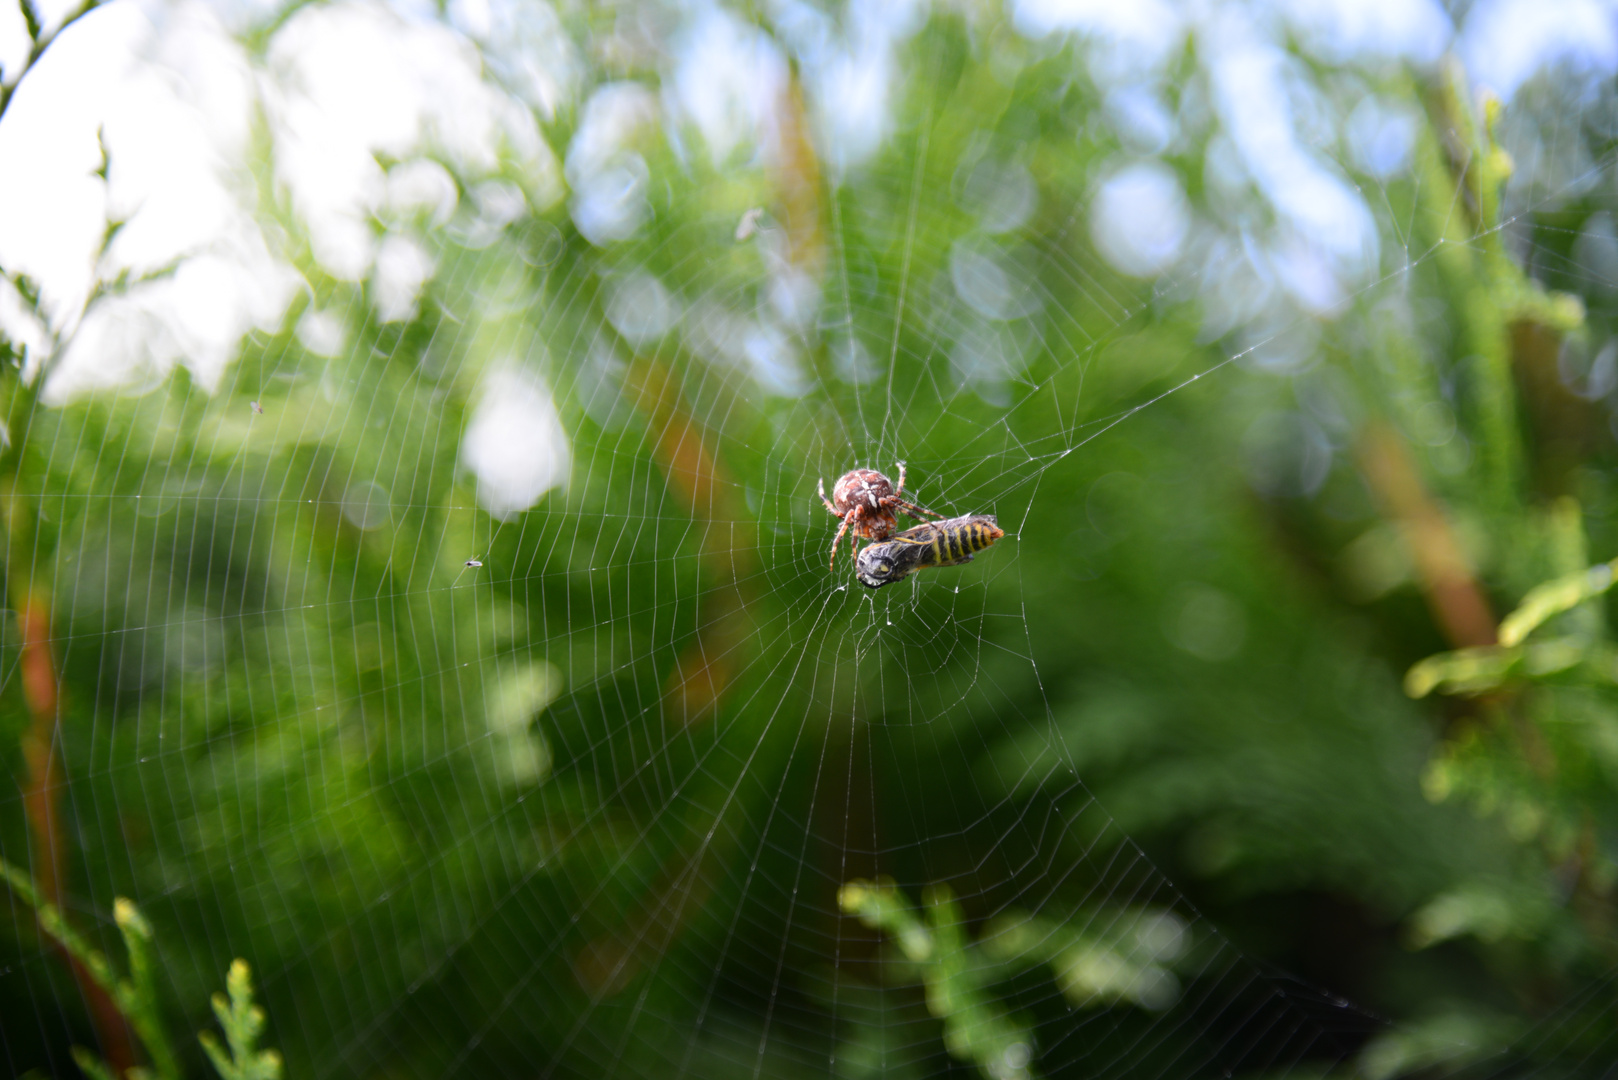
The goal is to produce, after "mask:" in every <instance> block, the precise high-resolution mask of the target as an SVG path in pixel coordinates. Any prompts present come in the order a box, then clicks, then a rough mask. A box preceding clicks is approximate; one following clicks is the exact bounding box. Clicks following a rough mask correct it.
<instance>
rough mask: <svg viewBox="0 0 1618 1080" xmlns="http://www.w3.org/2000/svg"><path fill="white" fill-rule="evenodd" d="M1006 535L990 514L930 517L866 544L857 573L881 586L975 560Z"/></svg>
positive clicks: (866, 582) (863, 581)
mask: <svg viewBox="0 0 1618 1080" xmlns="http://www.w3.org/2000/svg"><path fill="white" fill-rule="evenodd" d="M1004 535H1006V534H1005V531H1004V530H1003V529H1001V528H1000V526H998V525H996V524H995V520H994V518H993V517H992V516H991V515H989V514H969V515H967V516H965V517H958V518H947V519H945V520H943V521H929V522H927V523H926V524H923V525H917V526H916V527H915V528H913V529H906V530H905V531H904V532H902V533H899V534H898V535H897V536H894V537H893V538H891V539H889V540H884V541H881V542H879V543H875V544H871V545H869V546H868V547H866V549H865V550H864V551H861V552H860V554H859V558H858V559H857V560H856V565H855V571H856V576H857V577H858V578H859V579H860V582H861V583H862V584H865V585H868V586H870V587H871V588H873V589H875V588H880V587H881V586H883V585H890V584H892V583H893V582H895V581H899V580H901V579H902V578H906V577H908V576H910V575H911V574H913V573H915V572H916V571H917V570H926V569H929V568H931V567H937V566H959V565H961V564H962V563H968V562H971V561H972V556H973V555H976V554H977V553H978V552H980V551H982V550H984V549H985V548H987V547H989V546H990V545H991V544H993V543H994V542H995V541H996V540H998V539H1000V538H1001V537H1002V536H1004Z"/></svg>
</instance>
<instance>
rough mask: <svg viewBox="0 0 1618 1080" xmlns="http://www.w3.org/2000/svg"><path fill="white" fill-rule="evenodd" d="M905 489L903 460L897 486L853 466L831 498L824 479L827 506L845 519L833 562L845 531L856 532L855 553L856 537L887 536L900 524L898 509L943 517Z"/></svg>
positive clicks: (852, 545) (833, 544)
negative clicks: (905, 493)
mask: <svg viewBox="0 0 1618 1080" xmlns="http://www.w3.org/2000/svg"><path fill="white" fill-rule="evenodd" d="M904 489H905V464H904V462H902V461H901V462H899V484H898V486H897V487H895V486H894V484H893V481H891V480H889V479H888V478H887V477H886V476H883V475H882V474H881V473H879V472H877V471H876V470H875V469H853V470H851V471H849V472H846V473H844V474H843V475H842V478H841V479H839V480H838V481H837V483H835V484H833V485H832V489H831V498H829V499H828V498H826V481H824V480H822V481H821V482H820V501H821V502H823V503H825V504H826V510H827V511H828V512H830V513H831V515H832V516H833V517H838V518H842V519H843V523H842V525H840V526H839V527H838V529H837V535H836V536H835V537H833V538H832V542H831V565H832V568H833V569H835V568H836V566H837V545H838V544H840V543H842V542H843V534H844V533H845V532H850V531H852V532H853V538H852V539H850V540H849V544H848V546H849V553H850V554H851V555H852V554H853V549H854V548H855V546H856V541H857V540H859V539H862V538H863V539H866V540H886V539H887V538H888V537H889V536H891V535H892V534H893V530H894V529H896V528H898V527H899V521H898V519H897V518H896V517H895V516H894V512H895V511H898V512H899V513H902V514H904V515H906V516H907V517H912V518H915V519H916V520H917V521H920V520H921V519H922V515H924V514H925V515H927V516H930V517H935V518H936V517H941V516H942V515H940V514H935V513H933V512H932V511H931V510H928V509H926V508H924V507H920V506H917V505H916V504H915V503H913V502H911V501H910V500H909V499H906V498H904V497H903V496H902V495H901V494H900V493H901V492H903V491H904Z"/></svg>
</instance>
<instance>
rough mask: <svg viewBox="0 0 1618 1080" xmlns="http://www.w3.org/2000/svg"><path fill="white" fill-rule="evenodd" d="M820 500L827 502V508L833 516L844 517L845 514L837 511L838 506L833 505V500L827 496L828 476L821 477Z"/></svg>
mask: <svg viewBox="0 0 1618 1080" xmlns="http://www.w3.org/2000/svg"><path fill="white" fill-rule="evenodd" d="M820 501H821V502H823V503H825V504H826V510H827V511H828V512H829V513H830V514H831V515H832V516H833V517H842V516H843V515H842V514H839V513H838V512H837V507H835V506H833V505H832V503H831V500H830V499H828V498H826V478H825V477H824V476H822V477H821V478H820Z"/></svg>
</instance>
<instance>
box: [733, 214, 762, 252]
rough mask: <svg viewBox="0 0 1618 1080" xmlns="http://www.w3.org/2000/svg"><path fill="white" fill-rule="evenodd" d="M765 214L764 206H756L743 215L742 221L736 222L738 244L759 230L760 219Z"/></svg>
mask: <svg viewBox="0 0 1618 1080" xmlns="http://www.w3.org/2000/svg"><path fill="white" fill-rule="evenodd" d="M763 216H764V208H763V207H762V206H755V207H753V208H752V209H751V210H749V211H748V212H747V213H745V214H743V215H742V219H741V221H739V222H737V223H736V242H737V243H738V244H740V243H741V242H742V241H744V240H748V239H750V238H751V237H752V236H753V234H755V233H757V232H758V231H759V219H761V218H762V217H763Z"/></svg>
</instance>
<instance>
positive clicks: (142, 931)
mask: <svg viewBox="0 0 1618 1080" xmlns="http://www.w3.org/2000/svg"><path fill="white" fill-rule="evenodd" d="M0 880H4V881H5V883H6V884H7V885H9V886H10V887H11V890H12V891H13V892H14V893H16V895H17V896H18V897H20V898H21V899H22V900H23V902H24V903H26V904H27V905H28V906H29V907H30V908H32V909H33V911H34V915H35V917H36V918H37V919H38V920H39V928H40V929H41V930H42V931H44V932H45V934H46V935H47V936H48V937H50V938H51V939H52V940H54V941H55V942H56V943H57V944H58V945H60V946H61V947H62V948H63V949H64V950H66V951H67V953H68V954H69V955H71V956H72V957H73V958H74V959H75V960H77V961H78V962H79V963H80V964H82V965H84V969H85V970H86V971H88V972H89V973H90V976H91V978H93V979H94V980H95V982H96V985H98V986H100V987H101V989H103V990H105V991H106V992H107V993H108V994H109V995H111V997H112V1000H113V1003H114V1004H115V1005H117V1007H118V1011H119V1012H120V1013H121V1014H122V1015H123V1016H124V1018H125V1019H127V1020H128V1021H129V1024H130V1027H132V1028H133V1029H134V1031H135V1034H136V1035H137V1036H139V1037H140V1040H141V1045H142V1046H143V1047H144V1048H145V1050H146V1053H147V1056H148V1057H149V1058H150V1059H151V1062H152V1067H151V1068H150V1069H146V1068H141V1067H139V1066H136V1067H133V1068H131V1069H129V1070H128V1072H127V1077H128V1080H178V1078H179V1077H180V1076H181V1075H182V1074H181V1070H180V1066H179V1058H178V1057H177V1055H176V1054H175V1052H174V1048H173V1045H172V1044H171V1043H170V1042H169V1041H168V1036H167V1035H166V1034H165V1033H164V1030H163V1022H162V1009H161V1006H160V1004H159V1002H158V997H157V985H156V982H155V979H156V968H155V966H154V956H153V942H152V927H151V924H150V923H148V922H147V921H146V917H145V916H144V915H142V914H141V911H140V909H139V908H138V907H136V906H135V904H134V903H133V902H131V901H129V900H126V899H124V898H123V897H118V899H117V900H116V901H114V904H113V920H114V922H116V923H117V926H118V931H119V933H120V935H121V936H122V937H123V941H124V948H125V950H126V951H127V953H128V961H129V978H127V979H121V978H119V977H118V976H117V974H116V973H115V972H114V970H113V968H112V965H111V964H110V963H109V962H108V960H107V957H106V955H105V954H103V953H102V952H100V951H99V950H97V949H95V948H92V947H91V946H90V944H89V943H88V942H87V941H86V940H85V939H84V938H83V937H82V936H81V935H80V934H79V933H78V931H76V930H74V929H73V928H72V927H71V926H70V925H68V923H67V921H66V920H65V919H63V918H62V913H61V912H60V911H59V910H58V909H57V907H56V905H54V904H52V903H50V902H49V901H47V900H45V898H44V897H42V896H41V895H40V893H39V889H38V887H37V886H36V885H35V884H34V881H33V879H32V878H30V877H29V876H28V874H27V873H26V872H24V871H23V870H20V869H19V868H17V867H15V866H12V865H11V864H10V863H8V862H6V861H5V860H4V859H0ZM225 985H226V988H227V989H228V990H229V992H230V999H229V1001H227V1000H226V999H225V996H224V995H223V994H215V995H214V996H213V1008H214V1013H215V1015H217V1016H218V1017H219V1024H220V1026H221V1027H223V1028H224V1030H225V1038H226V1041H227V1042H228V1043H229V1044H230V1053H229V1054H228V1055H227V1054H226V1053H225V1051H224V1049H223V1048H222V1047H220V1045H219V1042H218V1040H217V1039H215V1038H214V1036H213V1035H212V1034H211V1033H208V1032H204V1033H202V1034H201V1035H200V1036H198V1038H199V1040H200V1041H201V1043H202V1047H203V1049H204V1050H206V1051H207V1053H208V1057H209V1060H211V1061H212V1062H213V1063H214V1068H215V1069H216V1070H218V1072H219V1075H220V1076H221V1077H222V1078H223V1080H279V1077H280V1075H281V1055H280V1054H279V1053H277V1052H276V1051H274V1050H259V1049H257V1043H258V1037H259V1035H260V1034H262V1033H263V1031H264V1010H263V1009H260V1008H259V1007H258V1006H256V1005H254V1004H253V987H252V983H251V982H250V980H249V972H248V969H247V962H246V961H245V960H236V961H234V962H233V963H232V964H231V965H230V971H229V972H228V973H227V975H226V980H225ZM72 1053H73V1061H74V1063H75V1064H77V1065H78V1067H79V1068H80V1069H81V1070H83V1071H84V1073H85V1075H87V1076H89V1077H90V1078H91V1080H117V1078H116V1077H115V1076H114V1074H113V1071H112V1069H111V1067H109V1066H108V1065H107V1063H106V1062H105V1061H103V1060H101V1058H99V1057H98V1056H97V1055H96V1054H95V1053H94V1052H92V1051H90V1050H87V1049H85V1048H84V1047H82V1046H75V1047H73V1048H72Z"/></svg>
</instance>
